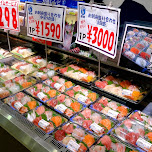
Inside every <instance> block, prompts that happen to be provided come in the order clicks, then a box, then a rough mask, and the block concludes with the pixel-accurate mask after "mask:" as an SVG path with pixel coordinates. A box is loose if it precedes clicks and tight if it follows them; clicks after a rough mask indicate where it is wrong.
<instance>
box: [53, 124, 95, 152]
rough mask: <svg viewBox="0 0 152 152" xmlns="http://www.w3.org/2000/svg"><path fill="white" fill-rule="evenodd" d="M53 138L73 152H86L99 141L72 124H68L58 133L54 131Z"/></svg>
mask: <svg viewBox="0 0 152 152" xmlns="http://www.w3.org/2000/svg"><path fill="white" fill-rule="evenodd" d="M53 136H54V138H55V140H56V141H58V142H59V143H62V144H63V145H65V146H66V147H67V148H68V149H70V150H71V151H72V152H74V151H83V152H86V151H87V149H88V148H89V147H91V146H92V145H93V144H94V143H95V141H96V139H97V137H95V136H94V135H92V134H90V133H88V132H87V131H85V130H84V129H83V128H81V127H80V126H78V125H76V124H75V123H72V122H68V123H66V124H65V125H63V126H62V127H61V128H59V129H58V130H57V131H54V132H53Z"/></svg>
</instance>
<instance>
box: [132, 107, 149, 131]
mask: <svg viewBox="0 0 152 152" xmlns="http://www.w3.org/2000/svg"><path fill="white" fill-rule="evenodd" d="M129 118H130V119H131V120H135V121H138V122H140V123H141V124H143V125H145V127H146V128H149V129H151V130H152V117H151V116H149V115H147V114H145V113H143V112H141V111H139V110H135V111H133V112H132V113H131V114H130V115H129Z"/></svg>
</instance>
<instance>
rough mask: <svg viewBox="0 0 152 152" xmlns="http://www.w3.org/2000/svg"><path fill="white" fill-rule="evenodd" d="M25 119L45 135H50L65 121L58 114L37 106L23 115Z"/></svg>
mask: <svg viewBox="0 0 152 152" xmlns="http://www.w3.org/2000/svg"><path fill="white" fill-rule="evenodd" d="M25 117H26V118H27V119H28V120H29V121H30V122H32V123H33V124H34V125H36V126H37V127H39V128H41V129H42V130H43V131H45V132H46V133H51V132H52V131H53V130H54V129H55V128H57V127H59V126H60V125H61V124H63V123H65V122H66V121H67V119H66V118H64V117H62V116H61V115H59V114H58V113H56V112H54V111H53V110H51V109H48V108H46V107H45V106H39V107H37V108H36V109H34V110H31V111H29V112H28V113H26V114H25Z"/></svg>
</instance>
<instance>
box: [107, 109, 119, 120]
mask: <svg viewBox="0 0 152 152" xmlns="http://www.w3.org/2000/svg"><path fill="white" fill-rule="evenodd" d="M106 115H108V116H110V117H112V118H115V119H117V117H118V115H119V112H117V111H114V110H111V109H109V110H108V113H106Z"/></svg>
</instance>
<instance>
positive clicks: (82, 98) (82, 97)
mask: <svg viewBox="0 0 152 152" xmlns="http://www.w3.org/2000/svg"><path fill="white" fill-rule="evenodd" d="M87 99H88V98H87V97H85V96H83V95H79V97H78V100H79V101H81V102H85V101H86V100H87Z"/></svg>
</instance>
